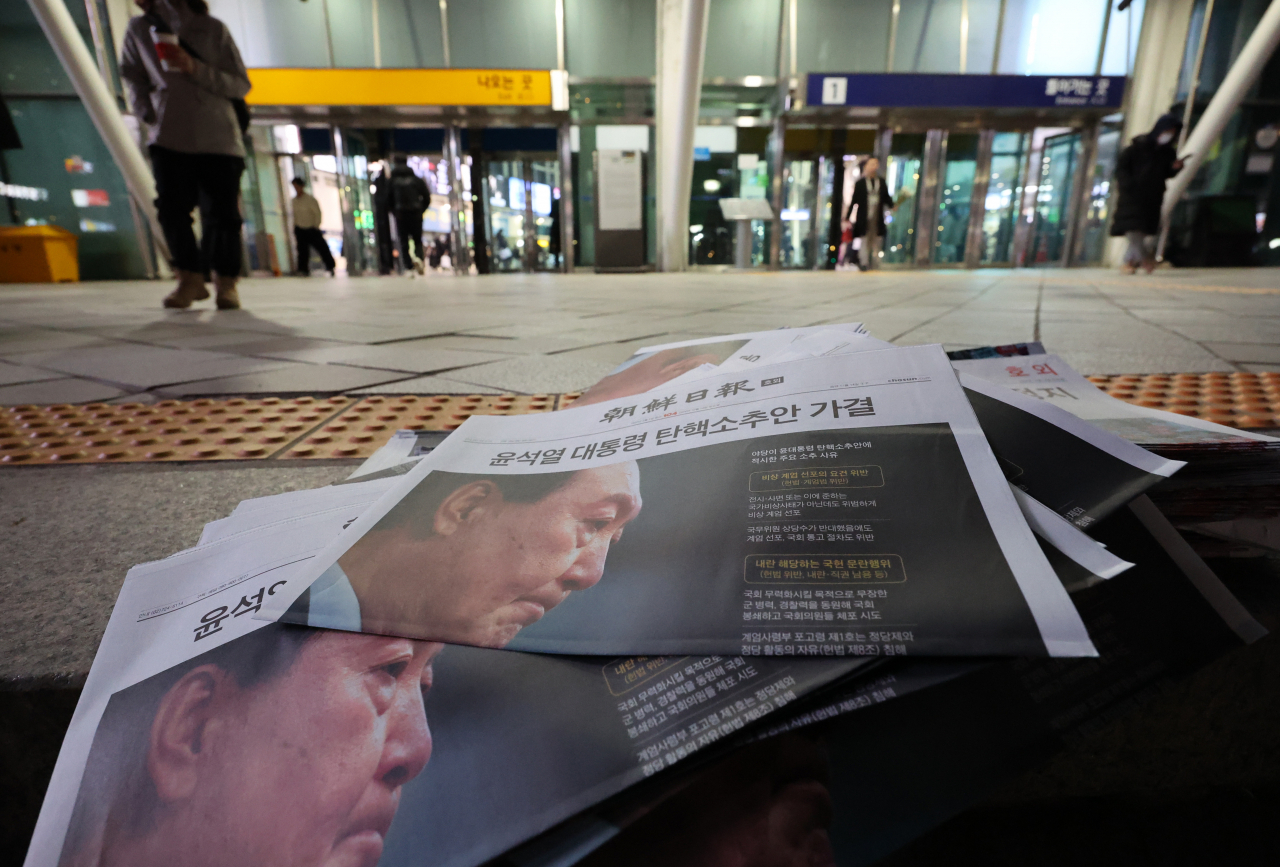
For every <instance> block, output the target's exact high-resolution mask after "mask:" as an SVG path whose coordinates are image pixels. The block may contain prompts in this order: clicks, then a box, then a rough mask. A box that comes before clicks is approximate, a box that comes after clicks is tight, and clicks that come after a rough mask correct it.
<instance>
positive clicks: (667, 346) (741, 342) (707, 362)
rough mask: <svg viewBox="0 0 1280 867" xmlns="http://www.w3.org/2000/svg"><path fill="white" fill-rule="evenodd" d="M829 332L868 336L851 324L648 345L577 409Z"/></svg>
mask: <svg viewBox="0 0 1280 867" xmlns="http://www.w3.org/2000/svg"><path fill="white" fill-rule="evenodd" d="M826 331H838V332H843V333H844V334H845V335H846V336H847V335H858V334H862V335H864V334H866V329H865V328H863V326H862V323H861V322H846V323H842V324H839V325H816V326H810V327H807V328H783V329H775V330H773V331H751V332H746V333H742V334H725V335H722V336H719V337H703V338H698V339H696V340H682V341H679V342H677V343H662V344H658V345H656V346H643V347H641V348H640V349H638V350H636V352H635V354H634V355H632V356H631V357H630V358H629V359H627V360H626V361H624V362H623V363H622V364H620V365H618V367H617V368H616V369H614V370H613V372H611V373H610V374H609V375H608V376H605V377H604V378H602V379H601V380H600V381H599V382H597V383H596V384H595V385H593V386H591V387H590V388H589V389H587V390H586V391H585V392H584V393H583V395H582V396H581V397H580V398H578V399H577V401H575V403H574V406H587V405H588V404H593V403H600V402H601V401H605V400H613V399H616V398H620V397H630V396H632V395H636V394H642V393H644V392H646V391H650V390H651V389H655V388H659V387H660V386H662V385H664V384H666V383H669V382H673V381H675V380H677V379H678V380H680V381H682V382H683V381H687V380H688V379H689V374H692V373H693V372H694V371H702V372H705V371H706V370H707V369H708V368H710V369H715V368H716V367H719V366H721V365H723V364H725V363H726V362H728V361H731V360H732V359H734V358H736V357H741V359H742V360H746V359H751V358H753V357H754V358H756V359H758V358H759V356H760V354H761V353H762V352H765V351H768V352H774V351H776V350H777V348H778V347H779V346H781V345H783V344H785V343H788V342H790V341H794V340H798V339H802V338H805V337H808V336H810V335H813V334H816V333H818V332H826ZM761 341H765V342H763V343H762V342H761ZM776 341H781V343H778V342H776ZM748 363H750V362H748Z"/></svg>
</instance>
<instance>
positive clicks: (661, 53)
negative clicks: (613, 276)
mask: <svg viewBox="0 0 1280 867" xmlns="http://www.w3.org/2000/svg"><path fill="white" fill-rule="evenodd" d="M710 10H711V5H710V3H709V0H658V22H657V24H658V45H657V50H658V83H657V93H656V96H657V104H656V110H655V112H654V115H655V117H654V122H655V126H656V127H657V129H656V133H657V135H656V138H657V165H656V168H657V172H658V209H657V223H658V225H657V232H658V239H657V240H658V250H657V253H658V262H657V266H658V270H659V271H683V270H684V269H685V268H687V267H688V263H689V197H690V195H691V192H692V185H693V133H694V129H695V128H696V126H697V123H698V103H699V101H700V100H701V97H702V66H703V61H704V59H705V57H706V48H707V16H708V14H709V12H710Z"/></svg>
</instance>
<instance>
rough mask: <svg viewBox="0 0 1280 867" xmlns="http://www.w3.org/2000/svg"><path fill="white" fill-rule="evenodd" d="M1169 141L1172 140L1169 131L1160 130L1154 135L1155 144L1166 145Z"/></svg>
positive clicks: (1171, 134)
mask: <svg viewBox="0 0 1280 867" xmlns="http://www.w3.org/2000/svg"><path fill="white" fill-rule="evenodd" d="M1171 141H1173V133H1171V132H1162V133H1160V135H1158V136H1156V143H1157V144H1162V145H1167V144H1168V143H1169V142H1171Z"/></svg>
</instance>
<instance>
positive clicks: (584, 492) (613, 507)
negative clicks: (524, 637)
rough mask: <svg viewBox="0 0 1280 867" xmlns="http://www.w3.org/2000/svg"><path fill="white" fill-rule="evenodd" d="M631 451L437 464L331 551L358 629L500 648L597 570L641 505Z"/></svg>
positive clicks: (588, 582)
mask: <svg viewBox="0 0 1280 867" xmlns="http://www.w3.org/2000/svg"><path fill="white" fill-rule="evenodd" d="M641 505H642V501H641V495H640V469H639V467H638V465H637V464H636V463H635V462H634V461H625V462H622V463H617V464H611V465H608V466H603V467H594V468H591V469H586V470H578V471H575V472H567V473H542V474H534V475H511V476H469V475H462V474H456V473H433V474H431V475H429V476H427V477H426V478H425V479H424V480H423V482H422V483H421V484H420V485H419V486H418V488H417V489H415V490H414V491H413V492H411V493H410V494H409V495H407V496H406V497H405V498H404V499H403V500H402V501H401V502H400V503H398V504H397V505H396V507H395V508H394V509H393V510H392V511H391V512H390V513H388V515H387V516H386V517H385V518H384V519H383V520H382V521H381V522H379V523H378V524H377V525H375V526H374V527H373V528H372V529H371V530H370V531H369V532H368V533H366V534H365V536H364V537H363V538H361V539H360V541H358V542H357V543H356V544H355V545H353V546H352V547H351V549H350V550H349V551H347V553H345V554H344V555H343V556H342V557H341V558H340V559H339V561H338V564H339V566H340V567H341V569H342V570H343V573H344V574H345V575H346V577H347V579H348V580H349V581H350V583H351V587H352V589H353V590H354V592H355V595H356V597H357V598H358V600H359V604H360V615H361V621H362V625H363V628H364V629H365V630H366V631H371V632H389V633H392V634H413V635H420V636H424V637H430V638H432V639H439V640H444V641H451V642H456V643H460V644H473V645H477V646H482V647H502V646H504V645H506V644H507V643H508V642H510V641H511V640H512V639H513V638H514V637H515V636H516V634H517V633H518V632H519V631H520V630H521V629H523V628H524V627H526V626H529V625H531V624H533V623H536V622H537V621H538V620H540V619H541V618H542V617H543V616H544V615H545V614H546V613H547V612H548V611H550V610H551V609H553V608H555V607H556V606H558V605H559V604H560V603H562V602H563V601H564V600H565V599H566V598H568V596H569V594H571V593H573V592H575V591H581V590H586V589H588V588H590V587H593V586H594V585H595V584H596V583H598V582H599V581H600V579H601V577H602V576H603V575H604V566H605V559H606V557H607V556H608V553H609V549H610V546H612V545H613V544H615V543H616V542H618V541H619V540H620V539H621V538H622V534H623V531H624V529H625V527H626V525H627V524H628V523H629V522H630V521H631V520H633V519H634V518H635V517H636V516H637V515H638V514H639V513H640V509H641Z"/></svg>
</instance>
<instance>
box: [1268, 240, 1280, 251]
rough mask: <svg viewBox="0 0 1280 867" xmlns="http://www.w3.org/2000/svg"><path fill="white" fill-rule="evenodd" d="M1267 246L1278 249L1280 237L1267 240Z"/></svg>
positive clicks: (1279, 247) (1279, 248)
mask: <svg viewBox="0 0 1280 867" xmlns="http://www.w3.org/2000/svg"><path fill="white" fill-rule="evenodd" d="M1267 246H1268V247H1269V248H1271V249H1272V250H1280V238H1272V239H1271V240H1270V241H1268V242H1267Z"/></svg>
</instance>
